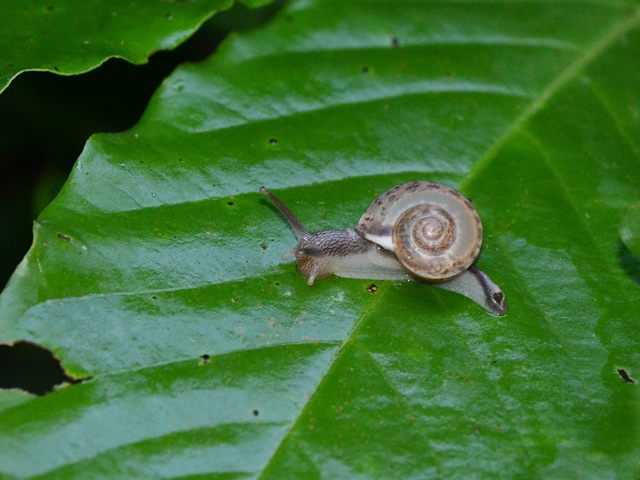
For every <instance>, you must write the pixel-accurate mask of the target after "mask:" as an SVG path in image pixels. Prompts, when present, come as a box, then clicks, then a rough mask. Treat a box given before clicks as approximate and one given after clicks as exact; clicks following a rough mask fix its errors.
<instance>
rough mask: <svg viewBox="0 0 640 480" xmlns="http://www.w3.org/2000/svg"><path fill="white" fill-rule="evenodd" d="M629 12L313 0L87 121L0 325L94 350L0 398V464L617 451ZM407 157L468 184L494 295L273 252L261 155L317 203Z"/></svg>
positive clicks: (160, 467) (315, 469) (387, 177)
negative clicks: (311, 273)
mask: <svg viewBox="0 0 640 480" xmlns="http://www.w3.org/2000/svg"><path fill="white" fill-rule="evenodd" d="M639 26H640V5H639V4H638V2H631V1H628V2H624V1H618V2H606V3H595V2H589V1H580V2H567V3H564V2H563V3H560V2H527V3H522V2H500V3H494V2H475V3H468V2H457V1H443V2H427V1H425V2H416V1H415V0H414V1H411V2H398V1H396V2H384V1H374V2H371V1H368V2H357V1H353V2H331V1H313V0H312V1H309V0H307V1H299V2H294V3H291V4H290V5H289V6H288V7H287V8H285V9H284V10H283V11H281V12H280V13H279V14H278V15H277V16H276V17H275V18H274V19H273V21H272V22H271V23H270V24H269V25H268V26H267V27H265V28H261V29H258V30H255V31H252V32H248V33H245V34H239V35H236V36H233V37H232V38H231V39H230V40H229V41H228V42H226V43H225V44H223V45H222V46H221V47H220V49H219V50H218V51H217V52H216V53H215V54H214V55H212V56H211V58H210V59H209V60H207V61H205V62H201V63H198V64H191V65H184V66H182V67H180V68H179V69H177V70H176V71H175V72H174V73H173V74H172V75H171V77H169V78H168V79H167V80H166V81H165V82H164V84H163V85H162V87H161V88H160V90H159V91H158V92H157V94H156V95H155V97H154V99H153V100H152V102H151V104H150V105H149V108H148V110H147V112H146V113H145V115H144V117H143V118H142V120H141V121H140V123H139V124H138V125H137V126H136V127H135V128H134V129H132V130H131V131H129V132H126V133H122V134H111V135H96V136H94V137H92V139H91V140H90V141H89V142H88V143H87V145H86V148H85V150H84V152H83V154H82V155H81V157H80V158H79V160H78V162H77V164H76V166H75V168H74V171H73V172H72V174H71V177H70V178H69V180H68V182H67V184H66V186H65V187H64V189H63V191H62V192H61V193H60V195H59V196H58V197H57V199H56V200H55V201H54V202H53V203H52V204H51V205H50V206H49V207H48V208H47V209H46V210H45V211H44V212H43V214H42V215H41V217H40V218H39V220H38V222H37V224H36V227H35V230H34V244H33V247H32V248H31V250H30V252H29V254H28V255H27V256H26V257H25V259H24V261H23V262H22V264H21V265H20V266H19V267H18V269H17V270H16V272H15V274H14V276H13V277H12V280H11V281H10V283H9V285H8V287H7V288H6V290H5V291H4V292H3V294H2V296H0V319H1V322H2V323H1V324H0V331H1V332H2V339H3V340H4V341H7V342H10V341H15V340H18V339H25V340H29V341H33V342H37V343H40V344H42V345H44V346H45V347H47V348H50V349H51V350H52V351H53V352H54V353H55V354H56V356H57V357H58V358H59V359H61V361H62V362H63V364H64V366H65V367H66V369H67V372H68V373H70V374H71V375H75V376H91V377H92V378H91V379H90V380H86V381H85V382H83V383H81V384H78V385H73V386H69V387H67V388H61V389H59V390H58V391H56V392H54V393H51V394H49V395H46V396H44V397H40V398H32V399H29V400H26V401H25V400H24V399H19V400H16V399H15V398H12V399H10V400H6V401H0V408H2V409H4V410H2V411H0V472H2V475H7V476H14V477H17V478H32V477H36V476H43V477H57V478H66V477H68V478H100V477H105V478H107V477H108V478H112V477H127V478H130V477H140V476H146V477H161V476H162V477H186V476H191V477H194V478H195V477H196V476H203V477H204V476H207V478H208V477H209V476H214V475H218V476H220V477H223V476H224V477H225V478H240V477H258V476H263V477H266V478H307V477H320V476H322V477H328V478H354V477H362V478H374V477H375V478H380V477H393V478H430V477H434V478H454V477H456V478H468V477H470V476H473V477H474V478H528V477H532V476H533V477H536V478H563V479H564V478H593V479H601V478H635V477H637V476H638V475H639V474H640V466H639V464H638V460H639V459H640V425H639V422H638V415H639V414H640V408H639V403H638V401H639V398H638V383H632V382H633V381H634V380H635V381H636V382H638V379H639V378H640V356H639V355H638V352H640V334H639V333H638V332H639V331H640V330H639V329H638V327H639V325H638V322H639V320H638V319H639V318H640V286H639V285H638V282H637V280H636V277H634V276H633V275H632V274H630V273H629V271H628V268H626V264H625V260H624V258H622V257H623V254H621V243H620V234H619V232H618V225H620V222H621V221H622V217H623V215H624V208H625V207H626V206H627V205H629V204H631V203H634V202H635V201H637V198H638V197H639V193H640V155H639V153H638V152H640V144H639V140H638V139H640V124H639V123H638V122H637V115H638V112H640V97H638V95H637V91H638V90H637V88H638V87H637V86H638V84H639V80H640V64H638V62H637V55H638V51H639V50H640V28H639ZM413 179H429V180H433V181H439V182H442V183H446V184H449V185H452V186H454V187H457V188H458V189H460V191H461V192H462V193H464V194H465V195H467V196H468V197H469V198H471V199H472V200H473V202H474V205H475V206H476V208H477V209H478V211H479V213H480V215H481V217H482V219H483V223H484V228H485V244H484V247H483V251H482V254H481V258H480V259H479V262H478V264H479V266H480V268H482V269H483V270H485V271H486V272H487V273H488V274H489V275H490V276H491V277H492V278H493V279H494V280H495V281H496V283H498V284H499V285H501V286H502V287H503V288H504V290H505V293H506V295H507V300H508V302H509V309H510V310H509V313H508V314H507V316H506V317H504V318H496V317H492V316H490V315H488V314H486V313H485V312H484V311H483V310H482V309H481V308H480V307H478V306H477V305H475V304H473V303H471V302H469V301H468V300H467V299H465V298H464V297H461V296H459V295H456V294H454V293H451V292H446V291H442V290H439V289H436V288H432V287H429V286H425V285H420V284H417V283H411V282H388V281H384V282H383V281H375V279H372V280H371V281H364V280H351V279H342V278H335V277H334V278H330V279H327V280H323V281H320V282H318V283H317V284H316V285H314V286H313V287H312V288H309V287H307V286H306V284H305V282H304V279H303V278H301V277H300V276H298V275H297V273H296V272H295V268H294V267H293V265H291V264H284V263H282V261H281V260H280V256H281V254H282V253H284V252H285V251H287V250H288V249H289V248H291V247H292V246H293V245H294V244H295V239H294V236H293V234H292V232H291V231H290V229H289V227H288V226H287V225H286V223H285V221H284V219H283V218H282V217H281V216H280V214H279V213H278V212H277V211H276V210H275V209H274V208H273V207H272V206H271V205H270V204H269V203H268V202H267V201H266V200H265V199H264V198H263V197H262V196H260V195H259V194H258V188H259V187H260V186H261V185H266V186H268V187H269V188H271V189H272V190H274V191H275V192H276V193H277V194H278V195H279V196H280V197H281V198H282V200H283V201H284V202H285V203H286V204H287V205H289V206H290V207H291V208H292V210H294V211H295V212H296V213H297V214H298V216H299V217H300V219H301V220H302V221H303V222H304V223H305V225H307V226H308V227H309V228H310V229H311V230H318V229H326V228H347V227H349V226H353V225H354V224H355V222H356V221H357V219H358V218H359V216H360V214H361V213H362V211H364V209H365V208H366V206H367V205H368V204H369V203H370V202H371V201H372V200H373V199H374V198H375V196H376V195H377V194H379V193H381V192H383V191H384V190H386V189H388V188H390V187H391V186H393V185H395V184H398V183H401V182H404V181H409V180H413ZM372 281H375V283H376V285H377V286H378V290H377V291H376V292H374V293H371V292H368V291H367V286H369V285H370V284H371V283H372ZM2 393H3V394H4V392H2Z"/></svg>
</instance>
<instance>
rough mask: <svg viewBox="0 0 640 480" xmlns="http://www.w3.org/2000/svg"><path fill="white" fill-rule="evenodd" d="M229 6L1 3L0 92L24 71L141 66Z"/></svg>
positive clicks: (211, 0)
mask: <svg viewBox="0 0 640 480" xmlns="http://www.w3.org/2000/svg"><path fill="white" fill-rule="evenodd" d="M268 2H269V0H266V1H265V0H245V2H244V3H246V4H248V5H251V6H258V5H262V4H265V3H268ZM232 4H233V0H206V1H179V0H178V1H155V2H130V1H123V0H113V1H109V2H106V1H104V0H86V1H82V2H76V1H73V0H58V1H56V2H50V3H46V2H35V1H24V0H3V3H2V10H1V15H0V26H1V27H2V28H0V46H1V47H2V51H3V58H2V65H1V67H2V75H1V77H0V92H1V91H2V90H4V89H5V88H6V87H7V86H8V85H9V82H10V81H11V80H12V79H13V78H14V77H15V76H16V75H18V74H19V73H20V72H24V71H27V70H38V71H49V72H57V73H60V74H64V75H69V74H74V73H82V72H86V71H88V70H91V69H93V68H95V67H97V66H98V65H100V64H101V63H102V62H104V61H105V60H106V59H108V58H111V57H121V58H124V59H126V60H128V61H130V62H132V63H136V64H141V63H145V62H146V61H147V58H148V57H149V55H151V54H152V53H154V52H155V51H156V50H167V49H172V48H174V47H176V46H178V45H179V44H180V43H182V42H183V41H184V40H186V39H187V38H189V36H191V35H192V34H193V33H194V32H195V31H196V30H197V28H198V27H199V26H200V25H201V24H202V23H203V22H204V21H205V20H206V19H207V18H209V17H210V16H211V15H213V14H214V13H215V12H216V11H218V10H224V9H227V8H229V7H230V6H231V5H232Z"/></svg>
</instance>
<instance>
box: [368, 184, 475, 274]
mask: <svg viewBox="0 0 640 480" xmlns="http://www.w3.org/2000/svg"><path fill="white" fill-rule="evenodd" d="M356 230H357V231H358V232H359V233H360V234H361V235H362V236H364V238H366V239H367V240H369V241H372V242H374V243H376V244H378V245H380V246H381V247H383V248H385V249H387V250H389V251H391V252H394V253H395V255H396V257H397V258H398V260H399V261H400V263H402V264H403V265H404V266H405V267H406V268H407V270H409V271H410V272H411V273H413V274H414V275H416V276H417V277H420V278H423V279H426V280H444V279H447V278H451V277H454V276H456V275H458V274H459V273H461V272H463V271H465V270H467V269H468V268H469V267H470V266H471V265H472V264H473V262H474V260H475V259H476V257H477V256H478V254H479V253H480V248H481V247H482V222H481V221H480V217H479V215H478V212H477V211H476V209H475V208H473V205H471V202H469V200H467V199H466V198H465V197H463V196H462V195H461V194H460V193H458V192H457V191H455V190H454V189H452V188H449V187H447V186H445V185H441V184H439V183H432V182H411V183H405V184H403V185H398V186H397V187H394V188H392V189H391V190H387V191H386V192H385V193H383V194H382V195H380V196H379V197H378V198H376V199H375V200H374V201H373V203H372V204H371V205H370V206H369V208H367V210H366V211H365V212H364V214H363V215H362V217H361V218H360V222H359V224H358V227H357V228H356Z"/></svg>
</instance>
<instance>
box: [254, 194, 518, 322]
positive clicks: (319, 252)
mask: <svg viewBox="0 0 640 480" xmlns="http://www.w3.org/2000/svg"><path fill="white" fill-rule="evenodd" d="M260 193H262V194H264V195H266V196H267V197H268V198H269V199H270V200H271V201H272V202H273V204H274V205H275V206H276V207H277V208H278V210H280V212H281V213H282V214H283V215H284V216H285V218H286V219H287V221H288V222H289V224H290V225H291V228H293V231H294V233H295V235H296V237H297V238H298V242H299V243H298V245H296V246H295V247H293V248H292V249H291V250H290V251H288V252H287V253H285V254H284V255H283V257H282V258H283V260H287V259H289V258H293V257H295V259H296V267H297V269H298V272H299V273H300V275H302V276H304V277H307V284H308V285H313V283H314V282H315V281H316V280H321V279H323V278H328V277H330V276H332V275H338V276H340V277H347V278H364V279H375V280H406V279H410V280H415V281H419V282H424V283H430V284H433V285H436V286H438V287H440V288H444V289H446V290H452V291H454V292H457V293H460V294H462V295H464V296H466V297H468V298H470V299H471V300H473V301H474V302H476V303H477V304H479V305H480V306H482V307H483V308H485V309H486V310H487V311H489V312H490V313H493V314H495V315H504V314H505V313H506V312H507V304H506V301H505V296H504V292H503V291H502V290H501V289H500V287H498V286H497V285H496V284H495V283H493V281H491V279H490V278H489V276H488V275H487V274H486V273H484V272H483V271H482V270H480V269H478V268H477V267H475V266H474V265H473V262H474V261H475V259H476V257H477V256H478V254H479V253H480V247H481V246H482V222H481V221H480V217H479V215H478V212H476V209H475V208H474V207H473V205H471V202H470V201H469V200H467V199H466V198H465V197H464V196H463V195H462V194H460V193H458V192H457V191H456V190H454V189H453V188H450V187H447V186H446V185H441V184H439V183H433V182H426V181H416V182H410V183H404V184H402V185H398V186H396V187H393V188H392V189H390V190H387V191H386V192H384V193H383V194H381V195H380V196H379V197H378V198H376V199H375V200H374V201H373V202H372V203H371V205H369V208H367V210H365V212H364V213H363V214H362V217H361V218H360V221H359V222H358V226H357V227H355V228H348V229H346V230H322V231H319V232H314V233H312V232H309V231H308V230H307V229H306V228H305V227H304V226H303V225H302V223H301V222H300V220H298V218H297V217H296V216H295V215H294V214H293V213H292V212H291V210H289V208H287V206H286V205H284V203H282V201H281V200H280V199H279V198H278V197H276V196H275V195H273V194H272V193H271V192H270V191H269V190H267V189H266V188H265V187H262V188H260Z"/></svg>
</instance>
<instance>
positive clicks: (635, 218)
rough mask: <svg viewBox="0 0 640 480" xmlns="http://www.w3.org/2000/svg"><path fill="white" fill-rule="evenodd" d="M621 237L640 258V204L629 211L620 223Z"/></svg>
mask: <svg viewBox="0 0 640 480" xmlns="http://www.w3.org/2000/svg"><path fill="white" fill-rule="evenodd" d="M620 238H622V241H623V242H624V244H625V245H626V246H627V248H628V249H629V250H631V252H633V254H634V255H635V256H636V257H637V258H640V204H635V205H634V206H632V207H631V208H629V210H628V211H627V213H626V215H625V216H624V217H623V219H622V224H621V225H620Z"/></svg>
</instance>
